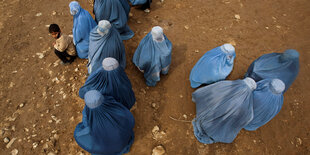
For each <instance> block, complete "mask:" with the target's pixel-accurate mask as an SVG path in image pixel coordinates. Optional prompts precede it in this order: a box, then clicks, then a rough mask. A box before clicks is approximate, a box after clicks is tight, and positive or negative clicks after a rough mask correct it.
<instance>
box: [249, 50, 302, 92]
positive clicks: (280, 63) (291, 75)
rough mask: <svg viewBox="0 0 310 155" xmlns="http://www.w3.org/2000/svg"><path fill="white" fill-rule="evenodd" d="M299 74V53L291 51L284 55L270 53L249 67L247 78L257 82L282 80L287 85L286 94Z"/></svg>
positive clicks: (285, 52)
mask: <svg viewBox="0 0 310 155" xmlns="http://www.w3.org/2000/svg"><path fill="white" fill-rule="evenodd" d="M298 72H299V53H298V52H297V51H296V50H293V49H289V50H286V51H284V52H283V53H269V54H265V55H262V56H261V57H259V58H258V59H256V60H255V61H254V62H253V63H252V64H251V65H250V67H249V69H248V71H247V73H246V75H245V76H246V77H251V78H253V79H254V80H255V81H260V80H263V79H280V80H281V81H283V82H284V84H285V90H284V92H285V91H286V90H287V89H288V88H289V87H290V86H291V85H292V83H293V82H294V80H295V79H296V77H297V75H298Z"/></svg>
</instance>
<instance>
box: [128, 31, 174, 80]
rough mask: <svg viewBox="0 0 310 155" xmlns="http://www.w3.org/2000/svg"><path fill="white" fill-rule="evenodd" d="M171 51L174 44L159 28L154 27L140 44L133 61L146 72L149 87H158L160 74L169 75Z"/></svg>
mask: <svg viewBox="0 0 310 155" xmlns="http://www.w3.org/2000/svg"><path fill="white" fill-rule="evenodd" d="M171 50H172V44H171V42H170V41H169V40H168V38H167V37H166V35H165V34H164V33H163V29H162V28H161V27H159V26H155V27H153V28H152V31H151V32H150V33H148V34H147V35H146V36H145V37H144V38H143V39H142V41H141V42H140V44H139V46H138V48H137V50H136V52H135V54H134V56H133V59H132V61H133V63H134V64H135V65H136V66H137V67H138V69H139V70H140V71H142V72H144V77H145V79H146V84H147V85H148V86H155V85H156V83H157V82H158V81H159V80H160V76H159V75H160V73H162V74H168V70H169V67H170V63H171Z"/></svg>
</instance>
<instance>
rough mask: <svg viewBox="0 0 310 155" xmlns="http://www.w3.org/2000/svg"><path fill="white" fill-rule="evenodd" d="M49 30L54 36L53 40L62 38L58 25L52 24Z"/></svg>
mask: <svg viewBox="0 0 310 155" xmlns="http://www.w3.org/2000/svg"><path fill="white" fill-rule="evenodd" d="M48 30H49V32H50V33H51V34H52V37H53V38H55V39H58V38H59V37H60V32H61V31H60V28H59V26H58V25H57V24H51V25H50V27H49V29H48Z"/></svg>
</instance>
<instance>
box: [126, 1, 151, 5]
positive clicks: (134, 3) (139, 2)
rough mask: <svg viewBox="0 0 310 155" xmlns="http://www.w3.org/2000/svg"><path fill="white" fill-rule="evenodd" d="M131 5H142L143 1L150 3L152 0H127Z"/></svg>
mask: <svg viewBox="0 0 310 155" xmlns="http://www.w3.org/2000/svg"><path fill="white" fill-rule="evenodd" d="M129 1H130V3H131V4H132V5H142V4H145V3H151V2H152V0H129Z"/></svg>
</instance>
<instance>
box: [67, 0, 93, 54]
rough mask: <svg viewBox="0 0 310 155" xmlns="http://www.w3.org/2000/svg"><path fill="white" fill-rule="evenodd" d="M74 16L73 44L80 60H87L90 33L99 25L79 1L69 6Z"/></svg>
mask: <svg viewBox="0 0 310 155" xmlns="http://www.w3.org/2000/svg"><path fill="white" fill-rule="evenodd" d="M69 7H70V13H71V15H72V16H73V29H72V33H73V43H74V45H75V48H76V51H77V55H78V56H79V58H82V59H87V57H88V47H89V33H90V31H91V30H92V29H93V28H94V27H95V26H96V25H97V23H96V22H95V20H94V19H93V18H92V16H91V15H90V14H89V13H88V12H87V11H86V10H84V9H83V8H81V6H80V4H79V3H78V2H77V1H72V2H71V3H70V4H69Z"/></svg>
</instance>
